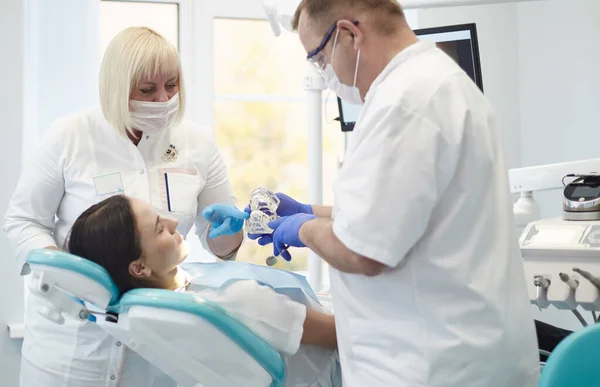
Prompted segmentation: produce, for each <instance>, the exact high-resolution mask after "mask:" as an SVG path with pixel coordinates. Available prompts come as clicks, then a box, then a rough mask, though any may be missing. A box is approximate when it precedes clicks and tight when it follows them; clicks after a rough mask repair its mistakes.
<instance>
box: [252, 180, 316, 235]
mask: <svg viewBox="0 0 600 387" xmlns="http://www.w3.org/2000/svg"><path fill="white" fill-rule="evenodd" d="M275 196H277V197H278V198H279V200H280V202H279V206H278V207H277V215H279V216H291V215H295V214H310V215H312V214H313V210H312V206H311V205H310V204H302V203H300V202H298V201H296V200H294V199H292V198H291V197H289V196H287V195H286V194H283V193H281V192H277V193H276V194H275ZM244 211H245V212H247V213H248V214H250V206H249V205H248V206H246V208H245V209H244ZM248 238H250V239H252V240H255V239H258V244H259V245H261V246H266V245H268V244H269V243H272V242H273V238H271V235H267V234H248ZM259 238H260V239H259Z"/></svg>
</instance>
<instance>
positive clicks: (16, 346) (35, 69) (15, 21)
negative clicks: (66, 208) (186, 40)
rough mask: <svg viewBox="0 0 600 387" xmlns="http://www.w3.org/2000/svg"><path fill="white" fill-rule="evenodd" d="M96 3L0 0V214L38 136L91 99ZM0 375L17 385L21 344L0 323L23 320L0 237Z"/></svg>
mask: <svg viewBox="0 0 600 387" xmlns="http://www.w3.org/2000/svg"><path fill="white" fill-rule="evenodd" d="M98 6H99V0H87V1H81V0H52V1H51V2H49V1H46V0H1V1H0V47H1V49H2V52H3V55H2V61H0V84H2V85H3V87H4V91H5V92H4V93H0V116H1V117H2V123H3V124H2V126H0V142H1V143H2V144H4V149H3V158H4V161H5V167H3V168H1V169H0V175H1V180H2V188H1V189H0V217H3V216H4V213H5V212H6V210H7V207H8V201H9V200H10V197H11V195H12V192H13V190H14V187H15V185H16V183H17V180H18V176H19V172H20V169H21V168H22V165H23V164H24V163H26V162H27V161H28V159H29V157H30V156H31V155H32V154H34V152H35V148H36V147H37V146H38V140H39V137H40V136H41V135H42V134H43V132H44V131H45V130H46V129H47V128H48V126H49V125H50V123H51V122H52V121H54V120H55V119H56V118H58V117H60V116H61V115H64V114H67V113H70V112H73V111H76V110H78V109H81V108H83V107H86V106H89V105H90V104H93V103H95V102H96V100H97V98H98V97H97V94H98V92H97V90H98V88H97V79H98V76H97V71H98V70H97V69H98V61H99V59H98V52H99V50H98V45H97V44H96V42H98V22H97V19H98V15H99V13H98V10H97V8H98ZM0 252H1V255H2V256H1V257H0V294H2V297H0V329H1V330H0V375H2V382H0V385H2V387H17V386H18V380H19V369H20V350H21V343H22V341H21V340H14V339H12V340H11V339H9V338H8V334H7V331H6V330H5V328H6V326H7V324H22V323H23V304H24V303H23V292H22V289H23V285H22V279H21V277H20V276H19V271H20V267H18V266H17V264H16V260H15V259H14V255H13V253H12V250H11V249H10V246H9V243H8V241H7V240H6V237H5V235H4V234H3V233H0Z"/></svg>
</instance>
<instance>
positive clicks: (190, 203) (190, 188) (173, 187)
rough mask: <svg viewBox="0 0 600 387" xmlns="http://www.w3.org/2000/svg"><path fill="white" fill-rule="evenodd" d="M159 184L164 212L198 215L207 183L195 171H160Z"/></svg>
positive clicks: (175, 169)
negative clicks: (199, 204) (203, 189)
mask: <svg viewBox="0 0 600 387" xmlns="http://www.w3.org/2000/svg"><path fill="white" fill-rule="evenodd" d="M158 182H159V188H160V194H161V209H162V210H163V211H169V212H187V213H196V209H197V207H198V196H199V195H200V192H201V191H202V188H204V184H205V182H204V180H203V179H202V178H201V177H200V176H199V175H198V174H197V172H196V171H195V170H188V169H179V168H164V169H159V170H158Z"/></svg>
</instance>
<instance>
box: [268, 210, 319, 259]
mask: <svg viewBox="0 0 600 387" xmlns="http://www.w3.org/2000/svg"><path fill="white" fill-rule="evenodd" d="M315 218H316V216H314V215H312V214H295V215H292V216H285V217H282V218H279V219H276V220H274V221H272V222H269V227H271V228H272V229H273V230H275V231H274V232H273V235H272V236H269V237H272V238H273V239H272V240H273V253H274V255H275V256H276V257H277V256H279V255H281V257H282V258H283V259H285V260H286V261H290V260H291V259H292V256H291V255H290V253H288V252H287V251H283V250H284V249H285V247H286V246H289V247H292V246H293V247H306V246H305V245H304V243H302V241H301V240H300V227H302V225H303V224H304V223H306V222H308V221H309V220H312V219H315ZM263 238H264V237H263ZM261 239H262V238H261ZM259 243H260V242H259Z"/></svg>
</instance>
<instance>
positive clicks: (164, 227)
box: [67, 195, 339, 386]
mask: <svg viewBox="0 0 600 387" xmlns="http://www.w3.org/2000/svg"><path fill="white" fill-rule="evenodd" d="M176 227H177V221H174V220H171V219H167V218H163V217H161V216H159V215H158V214H157V213H156V211H154V209H153V208H152V207H151V206H149V205H148V204H146V203H144V202H142V201H139V200H136V199H133V198H127V197H125V196H120V195H119V196H113V197H111V198H109V199H106V200H104V201H102V202H100V203H98V204H96V205H94V206H92V207H90V208H89V209H87V210H86V211H85V212H83V213H82V214H81V215H80V216H79V218H78V219H77V220H76V221H75V223H74V225H73V228H72V229H71V233H70V236H69V238H68V241H67V250H68V251H69V252H70V253H72V254H74V255H77V256H79V257H82V258H86V259H88V260H90V261H92V262H95V263H97V264H99V265H100V266H102V267H104V268H105V269H106V270H107V271H108V273H109V274H110V275H111V277H112V279H113V281H114V282H115V284H116V285H117V287H118V289H119V291H120V292H121V294H122V293H124V292H127V291H128V290H131V289H135V288H161V289H171V290H177V291H190V290H201V291H202V296H203V297H209V298H210V297H212V298H213V299H214V300H215V301H217V302H219V304H220V305H221V306H222V307H223V308H224V309H226V310H227V311H228V312H229V313H231V314H232V315H233V316H234V317H236V318H238V319H239V320H240V321H242V322H243V323H244V324H246V325H247V326H248V328H250V329H251V330H253V331H254V332H255V333H256V334H257V335H259V336H260V337H262V338H263V339H264V340H266V341H267V342H269V343H270V344H271V345H272V346H273V347H274V348H276V349H277V350H278V351H280V352H281V353H282V354H284V355H290V356H291V355H294V354H296V356H292V357H286V363H287V367H288V372H287V374H288V377H287V380H286V385H303V386H330V385H335V384H337V381H338V379H339V375H337V374H338V372H337V361H336V354H335V351H333V350H334V349H335V348H336V347H337V342H336V332H335V321H334V317H333V316H332V315H330V314H326V313H322V312H320V311H317V310H315V309H314V308H315V306H313V305H314V304H310V303H307V302H304V305H303V304H302V302H303V300H302V299H301V298H300V299H297V300H296V301H299V302H296V301H293V300H292V299H290V298H289V297H288V296H286V295H282V294H278V293H277V292H276V291H274V290H273V289H272V288H271V287H267V286H262V285H259V284H258V283H257V282H256V281H238V282H233V283H232V284H230V285H228V286H223V288H222V289H207V288H205V289H202V286H194V285H195V282H194V279H193V278H192V276H190V275H189V274H188V273H186V272H185V271H184V270H182V269H181V268H180V266H179V264H181V263H182V261H183V260H184V259H185V257H186V254H187V252H186V251H185V243H183V242H184V241H183V237H182V236H181V234H180V233H179V232H178V231H177V230H176ZM228 264H230V265H236V263H235V262H232V263H228ZM199 265H202V264H199ZM239 265H241V264H239ZM224 269H225V270H229V269H226V268H224ZM261 270H272V272H270V276H271V277H272V276H273V275H276V276H278V275H281V276H286V275H290V274H288V273H286V272H283V271H279V270H276V269H267V268H264V269H261ZM255 279H256V278H255ZM200 282H202V281H200ZM261 282H262V283H267V284H268V283H269V282H268V280H265V281H261ZM317 308H318V306H317ZM300 344H305V345H308V346H309V347H302V348H301V351H298V350H299V347H300ZM310 346H318V347H323V348H316V347H310ZM325 348H327V349H328V350H326V349H325ZM298 363H303V364H298ZM309 364H310V365H309ZM307 365H309V366H308V368H313V371H314V375H307V372H306V368H307V367H306V366H307ZM315 365H318V368H320V369H319V370H315V369H314V368H315V367H314V366H315ZM301 368H304V369H303V370H301V371H300V369H301ZM294 370H298V372H294ZM294 373H296V374H297V375H294ZM307 377H308V378H307ZM292 379H294V382H293V384H290V381H291V380H292ZM323 380H326V382H323Z"/></svg>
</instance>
